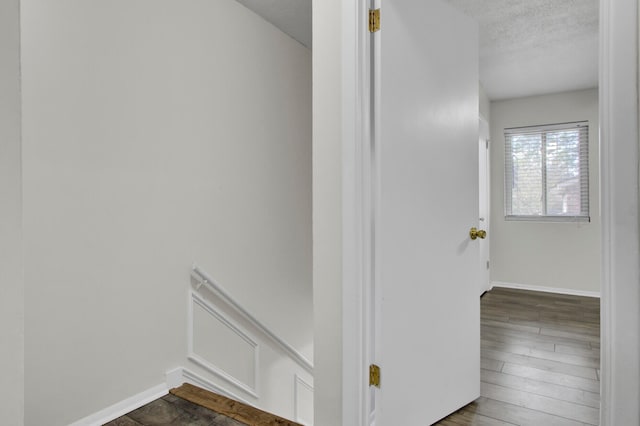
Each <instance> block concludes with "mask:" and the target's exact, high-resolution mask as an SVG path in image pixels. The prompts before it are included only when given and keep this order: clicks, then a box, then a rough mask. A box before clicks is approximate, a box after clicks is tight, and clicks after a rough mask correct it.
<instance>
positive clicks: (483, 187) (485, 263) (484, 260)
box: [478, 117, 491, 295]
mask: <svg viewBox="0 0 640 426" xmlns="http://www.w3.org/2000/svg"><path fill="white" fill-rule="evenodd" d="M479 126H480V128H479V131H480V138H479V140H478V192H479V198H478V210H479V212H478V216H479V219H478V220H479V222H480V224H479V226H480V228H482V229H483V230H485V231H486V233H487V235H486V238H484V239H481V240H480V241H478V247H479V249H480V256H479V257H480V265H479V268H480V272H479V274H480V289H479V293H480V295H482V294H483V293H484V292H485V291H487V290H489V281H490V277H489V266H490V263H489V238H490V236H491V232H490V229H489V228H490V227H491V225H490V222H489V218H490V216H491V214H490V209H489V206H490V205H491V196H490V188H491V185H490V178H491V173H490V157H489V123H488V122H487V120H485V119H484V118H483V117H480V122H479Z"/></svg>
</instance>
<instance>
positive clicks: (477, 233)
mask: <svg viewBox="0 0 640 426" xmlns="http://www.w3.org/2000/svg"><path fill="white" fill-rule="evenodd" d="M486 236H487V231H485V230H483V229H476V227H475V226H474V227H473V228H471V229H470V230H469V237H470V238H471V239H472V240H475V239H476V238H480V239H484V238H485V237H486Z"/></svg>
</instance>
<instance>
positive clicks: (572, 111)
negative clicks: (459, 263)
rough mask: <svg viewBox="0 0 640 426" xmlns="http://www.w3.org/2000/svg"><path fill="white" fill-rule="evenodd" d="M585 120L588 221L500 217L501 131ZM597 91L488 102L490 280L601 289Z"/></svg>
mask: <svg viewBox="0 0 640 426" xmlns="http://www.w3.org/2000/svg"><path fill="white" fill-rule="evenodd" d="M584 120H586V121H588V122H589V206H590V207H589V210H590V215H591V221H590V222H576V223H568V222H556V223H551V222H525V221H506V220H505V218H504V129H505V128H510V127H522V126H533V125H540V124H554V123H566V122H572V121H584ZM598 129H599V121H598V91H597V89H590V90H581V91H575V92H566V93H558V94H552V95H544V96H533V97H528V98H520V99H512V100H505V101H496V102H491V141H492V144H491V186H492V188H491V227H492V234H491V281H492V282H499V283H509V284H521V285H528V286H540V287H551V288H561V289H566V290H570V291H574V292H575V291H577V292H592V293H593V292H595V293H599V292H600V226H601V225H600V208H599V206H600V198H599V185H600V181H599V166H598V164H599V161H600V160H599V143H598Z"/></svg>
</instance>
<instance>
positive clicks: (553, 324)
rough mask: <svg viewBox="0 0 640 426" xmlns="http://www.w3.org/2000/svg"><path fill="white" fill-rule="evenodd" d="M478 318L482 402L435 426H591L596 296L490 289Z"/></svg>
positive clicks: (595, 402) (595, 405) (595, 417)
mask: <svg viewBox="0 0 640 426" xmlns="http://www.w3.org/2000/svg"><path fill="white" fill-rule="evenodd" d="M481 315H482V318H481V345H482V346H481V354H482V359H481V368H482V370H481V380H482V383H481V397H480V398H479V399H477V400H476V401H474V402H473V403H471V404H469V405H467V406H466V407H464V408H462V409H460V410H458V411H457V412H455V413H453V414H452V415H450V416H448V417H446V418H444V419H442V420H441V421H439V422H438V423H437V424H438V425H442V426H453V425H456V426H460V425H522V426H524V425H532V426H533V425H535V426H538V425H544V426H552V425H558V426H564V425H567V426H584V425H597V424H598V422H599V410H600V408H599V407H600V381H599V380H600V377H599V368H600V299H597V298H590V297H579V296H568V295H560V294H551V293H541V292H533V291H525V290H512V289H504V288H494V289H493V290H491V291H490V292H487V293H486V294H485V295H484V296H483V297H482V299H481Z"/></svg>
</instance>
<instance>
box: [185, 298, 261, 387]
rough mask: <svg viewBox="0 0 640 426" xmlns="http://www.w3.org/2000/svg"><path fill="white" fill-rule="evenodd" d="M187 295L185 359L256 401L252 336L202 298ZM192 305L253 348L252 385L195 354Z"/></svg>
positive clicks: (255, 348) (256, 355)
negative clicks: (187, 317)
mask: <svg viewBox="0 0 640 426" xmlns="http://www.w3.org/2000/svg"><path fill="white" fill-rule="evenodd" d="M189 293H190V295H191V298H190V305H189V321H188V323H189V329H188V330H187V359H189V360H190V361H192V362H194V363H195V364H197V365H199V366H200V367H202V368H204V369H205V370H207V371H209V372H210V373H213V374H215V375H216V376H218V377H219V378H221V379H223V380H225V381H227V382H228V383H229V384H231V385H233V386H236V387H237V388H238V389H241V390H243V391H244V392H246V393H248V394H249V395H251V396H252V397H254V398H256V399H258V398H260V396H259V395H258V377H259V374H258V369H259V365H260V360H259V345H258V343H257V342H256V341H255V339H253V338H252V336H251V335H250V334H249V333H248V332H247V331H246V330H243V329H242V327H240V326H239V325H238V324H236V323H235V322H233V321H232V320H231V319H230V318H227V316H226V315H224V314H223V313H222V312H220V311H218V310H217V309H216V306H214V305H212V304H210V303H209V302H207V301H206V300H205V299H204V298H202V296H200V295H199V294H197V293H196V292H194V291H190V292H189ZM194 304H197V305H199V306H200V307H201V308H203V309H204V310H205V311H206V312H207V313H208V314H209V315H211V316H212V317H214V318H215V319H217V320H218V321H219V322H221V323H222V325H224V326H225V327H227V328H228V329H229V330H231V331H232V332H233V333H235V334H236V335H237V336H238V337H240V338H241V339H242V340H244V341H245V342H246V343H248V344H249V346H251V347H253V385H251V384H248V383H244V382H243V381H242V380H240V379H238V378H237V377H234V376H233V375H232V374H230V373H229V372H227V371H225V370H224V369H222V368H220V367H218V366H217V365H215V364H213V363H212V362H210V361H209V360H207V359H205V358H204V357H202V356H200V355H198V354H197V353H195V350H194V348H193V343H194V309H193V307H194Z"/></svg>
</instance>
